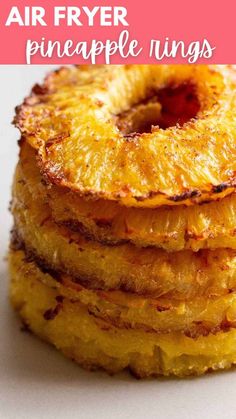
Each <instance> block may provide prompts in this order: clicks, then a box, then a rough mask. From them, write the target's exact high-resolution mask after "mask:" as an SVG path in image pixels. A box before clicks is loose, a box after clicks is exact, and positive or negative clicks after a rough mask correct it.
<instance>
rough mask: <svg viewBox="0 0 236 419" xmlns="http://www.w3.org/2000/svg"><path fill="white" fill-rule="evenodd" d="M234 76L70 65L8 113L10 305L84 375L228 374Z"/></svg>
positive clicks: (234, 341)
mask: <svg viewBox="0 0 236 419" xmlns="http://www.w3.org/2000/svg"><path fill="white" fill-rule="evenodd" d="M235 80H236V77H235V70H234V68H232V67H230V66H198V65H192V66H189V65H186V66H184V65H183V66H179V65H178V66H174V65H173V66H172V65H169V66H165V65H160V66H157V65H156V66H155V65H154V66H152V65H143V66H138V65H130V66H84V67H83V66H82V67H67V68H62V69H60V70H59V71H56V72H54V73H52V74H50V75H49V76H48V77H47V78H46V80H45V82H44V84H43V85H42V86H38V85H37V86H35V87H34V89H33V90H32V93H31V96H30V97H28V98H27V99H25V101H24V103H23V104H22V105H21V106H20V107H19V108H17V112H16V118H15V123H16V125H17V126H18V127H19V129H20V131H21V141H20V157H19V162H18V165H17V168H16V172H15V178H14V184H13V200H12V213H13V216H14V228H13V230H12V240H11V246H10V252H9V264H10V272H11V301H12V303H13V306H14V307H15V309H16V310H17V311H18V312H19V314H20V316H21V317H22V319H23V321H24V322H25V323H26V324H27V326H28V327H29V328H30V329H31V330H32V331H33V332H34V333H36V334H37V335H39V336H40V337H41V338H43V339H45V340H47V341H49V342H51V343H53V344H54V345H55V346H56V347H57V348H58V349H60V350H61V351H62V352H63V353H64V354H65V355H67V356H69V357H71V358H73V359H74V360H76V361H77V362H78V363H79V364H81V365H82V366H84V367H87V368H91V369H93V368H99V367H101V368H103V369H105V370H107V371H108V372H110V373H114V372H117V371H120V370H122V369H125V368H129V369H130V370H131V371H132V372H133V373H134V374H136V375H137V376H139V377H146V376H149V375H160V374H161V375H178V376H184V375H189V374H202V373H204V372H206V371H208V370H216V369H223V368H229V367H230V366H232V365H233V364H234V363H236V222H235V221H236V194H235V193H234V191H235V187H236V176H235V173H236V118H235V112H236V86H235V83H236V81H235Z"/></svg>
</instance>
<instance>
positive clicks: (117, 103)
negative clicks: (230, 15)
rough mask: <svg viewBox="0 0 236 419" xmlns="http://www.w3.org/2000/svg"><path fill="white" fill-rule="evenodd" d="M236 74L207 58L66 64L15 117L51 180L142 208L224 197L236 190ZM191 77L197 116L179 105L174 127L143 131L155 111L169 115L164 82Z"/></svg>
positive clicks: (176, 83) (172, 83)
mask: <svg viewBox="0 0 236 419" xmlns="http://www.w3.org/2000/svg"><path fill="white" fill-rule="evenodd" d="M235 73H236V72H235V69H234V68H233V67H230V66H202V65H201V66H200V65H191V66H189V65H184V66H182V65H181V66H179V65H178V66H173V65H167V66H166V65H141V66H140V65H131V66H112V65H110V66H82V67H67V68H62V69H60V70H59V71H56V72H54V73H52V74H50V75H49V76H48V77H47V78H46V80H45V82H44V84H43V85H42V86H35V88H34V89H33V91H32V94H31V96H30V97H29V98H27V99H26V100H25V101H24V103H23V104H22V105H21V106H20V107H18V108H17V115H16V118H15V123H16V125H17V126H18V127H19V129H20V131H21V133H22V136H23V137H25V138H26V139H27V141H28V142H29V143H30V144H31V145H32V146H33V147H34V148H35V149H36V150H37V152H38V161H39V165H40V167H41V171H42V173H43V175H44V176H45V177H46V179H47V181H49V182H51V183H54V184H57V185H61V186H67V187H69V188H70V189H72V190H74V191H78V193H79V194H80V195H81V196H84V197H85V196H86V197H91V198H95V199H96V198H103V199H109V200H116V201H119V202H120V203H121V204H124V205H126V206H134V207H135V206H140V207H157V206H160V205H174V204H192V203H196V202H203V201H206V200H207V201H208V200H215V199H218V198H222V197H224V196H226V195H229V194H230V193H232V192H233V191H234V189H235V187H236V158H235V157H236V118H235V112H236V89H235V84H236V82H235ZM184 84H185V85H186V84H187V85H189V86H194V92H195V99H193V94H192V93H191V94H190V95H189V97H188V98H187V99H186V98H185V99H186V100H187V101H189V103H190V107H191V103H192V101H193V100H195V102H196V100H197V101H198V102H197V103H198V105H199V108H198V109H197V112H196V115H192V114H191V112H190V113H189V116H190V118H191V119H190V120H189V121H188V122H185V121H186V119H185V118H183V119H182V120H181V114H180V113H178V110H177V111H176V110H175V109H174V110H173V109H172V115H171V116H173V115H174V114H175V112H176V116H175V121H174V123H175V126H171V127H167V129H162V128H160V127H159V126H151V129H150V132H148V133H147V132H143V133H139V132H138V133H137V132H136V131H137V128H139V127H140V126H142V127H141V130H142V131H143V126H144V125H145V119H146V118H147V119H149V125H152V124H153V122H155V121H153V113H155V114H156V115H157V114H159V120H160V121H161V119H163V114H164V112H165V109H164V106H165V104H164V105H163V106H162V103H161V101H159V99H158V92H160V91H161V90H160V89H162V91H163V88H165V87H166V86H169V88H170V86H172V90H173V91H174V89H176V88H177V87H178V86H181V85H182V86H183V85H184ZM153 92H155V95H156V97H157V99H156V101H153V100H151V101H149V102H148V101H147V98H148V97H149V98H150V96H151V94H152V97H153ZM177 99H178V98H177ZM145 101H146V102H145ZM140 103H141V104H140ZM167 103H168V97H167ZM137 104H138V105H137ZM178 106H180V108H181V104H180V99H178V100H177V102H176V103H175V104H174V107H175V108H178ZM172 108H173V105H172ZM130 109H131V111H129V110H130ZM135 109H136V110H135ZM162 111H163V112H162ZM185 111H186V109H185ZM117 115H119V117H117ZM120 115H121V116H120ZM192 116H196V117H195V118H194V119H193V118H192ZM156 119H157V118H156ZM170 119H171V117H170ZM178 121H179V122H180V123H181V124H182V126H180V125H179V124H178ZM172 122H173V121H172ZM176 122H177V123H176ZM119 125H120V127H121V129H119ZM172 125H173V123H172ZM132 131H133V132H132Z"/></svg>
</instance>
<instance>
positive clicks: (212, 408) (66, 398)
mask: <svg viewBox="0 0 236 419" xmlns="http://www.w3.org/2000/svg"><path fill="white" fill-rule="evenodd" d="M49 69H50V67H49V66H31V67H27V66H10V67H8V66H0V83H1V86H0V135H1V139H0V141H1V143H0V170H1V173H0V281H1V282H0V284H1V288H0V332H1V334H0V419H44V418H46V419H51V418H52V419H54V418H56V419H62V418H63V419H72V418H77V419H89V418H93V419H95V418H98V419H105V418H107V419H108V418H109V419H113V418H114V419H118V418H122V419H125V418H133V419H141V418H142V419H144V418H146V417H148V418H149V419H153V418H160V419H166V418H173V419H177V418H178V419H197V418H199V419H200V418H204V419H205V418H210V419H211V418H212V419H213V418H214V419H218V418H221V419H222V418H227V419H231V418H232V419H233V418H234V419H235V418H236V371H231V372H225V373H217V374H209V375H206V376H204V377H201V378H191V379H184V380H183V379H182V380H177V379H151V380H144V381H137V380H135V379H134V378H132V377H130V376H128V375H127V374H121V375H118V376H115V377H109V376H107V375H106V374H104V373H89V372H86V371H84V370H82V369H80V368H79V367H78V366H77V365H76V364H74V363H73V362H71V361H69V360H67V359H64V358H63V356H62V355H60V354H59V353H58V352H57V351H56V350H54V349H53V348H51V347H50V346H49V345H47V344H45V343H42V342H41V341H39V340H37V338H35V337H33V336H32V335H29V334H27V333H24V332H22V331H21V330H20V322H19V321H18V319H17V317H16V316H15V314H14V313H13V311H12V310H11V308H10V306H9V304H8V298H7V287H8V286H7V280H8V279H7V266H6V261H4V257H5V255H6V252H7V246H8V239H9V230H10V228H11V217H10V214H9V212H8V210H7V208H8V202H9V200H10V186H11V179H12V175H13V170H14V165H15V162H16V159H17V152H18V150H17V139H18V138H19V134H18V132H17V130H16V129H15V128H14V127H13V126H12V125H11V120H12V118H13V115H14V107H15V106H16V105H18V104H19V103H20V102H21V101H22V99H23V97H24V96H26V95H27V94H28V92H29V90H30V87H31V86H32V85H33V84H34V83H35V82H37V81H41V80H42V78H43V76H44V74H45V73H46V72H47V71H49Z"/></svg>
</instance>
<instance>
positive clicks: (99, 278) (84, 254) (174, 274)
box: [12, 165, 236, 300]
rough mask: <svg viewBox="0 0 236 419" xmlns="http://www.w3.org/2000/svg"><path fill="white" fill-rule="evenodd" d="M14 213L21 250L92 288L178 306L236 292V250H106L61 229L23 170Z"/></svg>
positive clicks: (16, 185) (15, 189)
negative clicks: (169, 301)
mask: <svg viewBox="0 0 236 419" xmlns="http://www.w3.org/2000/svg"><path fill="white" fill-rule="evenodd" d="M12 213H13V216H14V221H15V228H16V233H17V236H16V239H18V240H15V241H16V244H17V247H20V248H21V247H22V246H23V248H24V247H25V248H26V249H27V253H28V254H29V256H30V257H31V256H32V257H33V258H34V259H38V260H39V261H40V262H41V264H42V265H43V266H46V267H47V266H48V267H50V268H51V269H53V270H55V271H59V272H62V273H69V274H71V275H72V276H73V277H74V278H75V280H76V281H78V282H79V283H80V284H82V285H85V286H86V287H88V288H91V289H94V288H98V289H101V290H105V291H106V290H109V289H113V290H121V289H122V290H125V291H129V292H132V293H137V294H138V295H143V296H146V297H148V296H151V297H152V298H154V297H155V298H157V297H165V298H174V299H175V300H181V299H185V300H189V299H192V298H195V297H197V296H198V297H201V296H204V297H206V298H212V297H217V296H221V295H223V296H224V295H227V294H228V292H231V291H232V290H234V289H236V251H235V250H231V249H217V250H214V251H211V250H208V249H205V250H203V251H200V252H196V253H194V252H191V251H190V250H185V251H181V252H175V253H167V252H165V251H164V250H161V249H157V248H143V249H142V248H138V247H136V246H134V245H132V244H122V245H119V246H105V245H102V244H100V243H98V242H94V241H91V240H87V239H86V238H84V237H83V236H82V235H81V234H79V233H73V232H71V231H70V230H68V229H67V228H65V227H59V226H58V225H57V224H55V223H54V222H53V220H52V218H51V211H50V207H49V206H48V204H47V202H43V200H42V199H40V198H39V194H38V193H37V190H31V191H30V190H29V187H28V183H27V181H25V180H24V179H23V178H22V176H21V166H20V165H18V167H17V169H16V175H15V181H14V184H13V203H12ZM19 239H20V240H19Z"/></svg>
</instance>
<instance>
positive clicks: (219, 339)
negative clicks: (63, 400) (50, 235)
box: [9, 251, 236, 377]
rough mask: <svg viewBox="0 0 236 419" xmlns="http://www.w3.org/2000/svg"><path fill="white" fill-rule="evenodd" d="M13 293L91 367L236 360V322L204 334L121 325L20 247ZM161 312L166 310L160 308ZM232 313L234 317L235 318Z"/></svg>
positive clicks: (205, 365)
mask: <svg viewBox="0 0 236 419" xmlns="http://www.w3.org/2000/svg"><path fill="white" fill-rule="evenodd" d="M9 268H10V275H11V285H10V297H11V302H12V304H13V306H14V308H15V309H16V310H17V311H18V313H19V315H20V316H21V318H22V319H23V321H24V323H25V324H26V326H27V327H28V328H29V329H30V330H32V331H33V332H34V333H35V334H36V335H38V336H39V337H41V338H42V339H45V340H46V341H48V342H51V343H52V344H53V345H55V346H56V348H58V349H60V350H61V351H62V352H63V353H64V354H65V355H66V356H68V357H70V358H72V359H74V360H75V361H76V362H78V363H79V364H80V365H82V366H83V367H85V368H89V369H94V368H97V367H102V368H104V369H105V370H106V371H108V372H110V373H115V372H118V371H120V370H122V369H124V368H127V367H128V368H130V369H131V371H132V372H133V373H135V374H136V375H138V376H139V377H146V376H149V375H153V374H155V375H157V374H161V375H171V374H174V375H178V376H184V375H189V374H203V373H204V372H206V371H208V370H217V369H224V368H229V367H230V366H231V365H233V364H235V363H236V350H235V345H236V330H235V325H233V326H232V327H231V328H230V327H229V328H227V327H226V328H225V326H224V325H222V326H221V327H220V328H219V329H218V330H215V331H214V333H210V334H206V335H204V334H203V335H200V336H199V337H191V336H186V335H185V334H184V333H182V332H171V331H170V332H168V333H166V332H165V333H156V332H155V331H150V330H145V329H139V328H138V327H137V326H136V325H135V324H133V325H132V327H131V328H127V327H125V326H123V327H115V326H114V325H113V324H112V323H111V322H110V321H109V320H103V319H101V318H99V317H97V316H96V314H95V313H93V312H92V311H91V309H90V307H89V306H88V305H87V304H86V303H85V304H84V303H81V302H80V301H78V299H76V300H74V299H70V298H68V291H67V293H66V295H65V296H63V295H61V294H60V292H61V289H62V287H61V286H60V284H58V283H57V282H55V281H54V280H53V278H52V277H50V275H48V274H44V273H42V271H40V269H39V268H38V267H37V265H35V264H34V263H32V262H31V263H26V262H25V259H24V254H23V253H22V252H20V251H15V252H10V254H9ZM160 314H161V313H160ZM231 314H232V313H229V315H230V318H231Z"/></svg>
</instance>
